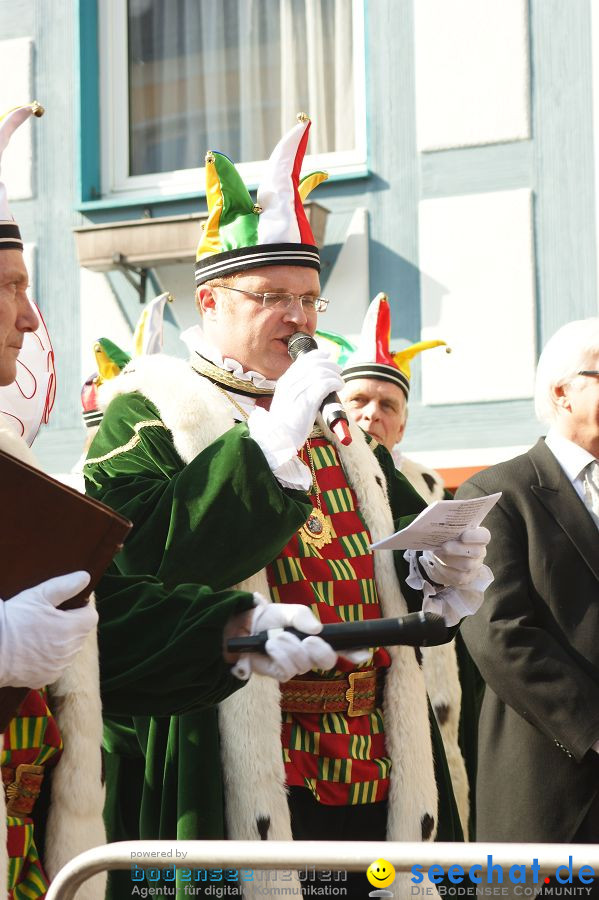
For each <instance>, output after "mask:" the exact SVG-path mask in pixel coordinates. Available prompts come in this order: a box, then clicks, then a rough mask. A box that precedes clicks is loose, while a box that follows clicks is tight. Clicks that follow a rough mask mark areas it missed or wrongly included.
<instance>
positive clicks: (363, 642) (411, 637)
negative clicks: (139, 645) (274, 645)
mask: <svg viewBox="0 0 599 900" xmlns="http://www.w3.org/2000/svg"><path fill="white" fill-rule="evenodd" d="M284 631H288V632H290V633H291V634H295V635H297V637H299V638H300V640H303V639H304V638H306V637H308V635H307V634H306V633H305V632H304V631H298V630H297V629H296V628H290V627H286V628H285V629H284ZM318 637H321V638H323V640H325V641H326V642H327V643H328V644H330V645H331V647H332V648H333V649H334V650H360V649H362V648H369V647H392V646H396V645H400V644H403V645H407V646H410V647H429V646H431V647H432V646H434V645H436V644H444V643H445V642H446V641H447V640H448V629H447V625H446V624H445V619H444V618H443V616H438V615H436V613H424V612H416V613H409V615H407V616H402V617H401V618H399V619H371V620H369V621H368V622H335V623H334V624H332V625H324V626H323V629H322V631H321V632H320V633H319V635H318ZM267 640H268V631H261V632H259V633H258V634H250V635H245V636H244V637H236V638H230V639H229V640H228V641H227V650H228V651H229V653H264V652H265V649H264V648H265V646H266V642H267Z"/></svg>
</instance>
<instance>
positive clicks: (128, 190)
mask: <svg viewBox="0 0 599 900" xmlns="http://www.w3.org/2000/svg"><path fill="white" fill-rule="evenodd" d="M351 2H352V12H353V52H354V73H355V77H354V82H355V90H354V121H355V148H354V149H353V150H346V151H334V152H331V153H321V154H311V155H306V157H305V161H304V166H303V170H304V171H305V172H308V171H314V170H324V171H326V172H328V173H329V176H330V177H331V178H332V179H333V180H338V179H344V178H355V177H356V176H360V175H366V174H367V172H368V169H367V145H366V62H365V45H366V34H365V10H364V5H365V0H351ZM97 15H98V20H97V24H98V56H99V72H98V99H99V113H100V116H99V118H100V121H99V125H100V141H101V143H100V147H99V156H100V160H99V163H100V172H99V174H100V179H101V185H102V189H101V196H102V199H103V201H118V200H119V199H120V200H122V201H125V202H127V201H132V200H135V199H136V198H137V199H138V200H141V198H143V197H144V196H147V195H150V194H151V195H152V197H154V198H156V199H157V200H160V199H170V198H172V199H177V198H184V197H189V195H190V194H195V196H198V195H200V196H204V195H205V169H204V167H197V168H193V169H179V170H174V171H170V172H158V173H150V174H147V175H129V173H128V169H129V95H128V90H127V88H124V87H123V86H124V85H128V46H127V0H102V3H100V4H98V10H97ZM306 112H308V113H309V112H310V111H309V110H306ZM290 124H292V123H290ZM206 149H208V148H206ZM264 163H265V160H254V161H252V162H238V161H236V167H237V169H238V171H239V173H240V175H241V177H242V178H243V180H244V182H245V183H246V184H247V185H248V187H249V188H255V187H257V185H258V183H259V181H260V176H261V174H262V172H263V169H264Z"/></svg>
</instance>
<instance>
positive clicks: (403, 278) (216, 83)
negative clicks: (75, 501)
mask: <svg viewBox="0 0 599 900" xmlns="http://www.w3.org/2000/svg"><path fill="white" fill-rule="evenodd" d="M0 70H1V71H2V76H3V77H2V79H1V81H0V108H8V107H10V106H13V105H16V104H18V103H22V102H27V101H28V100H30V99H33V98H35V99H38V100H39V101H40V102H41V103H42V104H43V105H44V106H45V107H46V111H47V113H46V116H45V117H44V118H43V119H41V121H39V122H35V123H33V127H32V126H31V124H28V125H27V126H26V128H25V129H23V131H24V134H23V138H22V143H19V144H16V142H15V147H13V146H12V144H11V147H10V148H9V150H8V151H7V153H6V154H5V161H4V162H3V174H4V175H5V177H6V180H7V182H8V183H9V185H10V187H11V190H12V191H13V199H12V207H13V210H14V213H15V216H16V217H17V218H18V220H19V222H20V224H21V230H22V233H23V235H24V238H25V240H26V241H27V242H28V248H27V252H28V261H29V264H30V268H31V269H32V274H33V286H34V290H33V296H34V298H35V299H36V300H37V302H38V304H39V305H40V307H41V309H42V311H43V313H44V316H45V318H46V321H47V324H48V327H49V330H50V332H51V334H52V336H53V341H54V347H55V351H56V360H57V374H58V394H57V401H56V405H55V409H54V412H53V416H52V420H51V424H50V425H49V426H48V427H47V428H46V429H45V431H44V432H43V434H41V435H40V437H39V439H38V451H39V453H40V456H41V458H42V461H43V462H44V464H45V465H46V466H47V467H48V468H49V469H50V470H52V471H55V472H64V471H68V470H69V468H70V467H71V465H73V463H74V462H75V460H76V459H77V457H78V456H79V452H80V449H81V445H82V442H83V439H84V434H83V427H82V425H81V416H80V409H79V390H80V386H81V384H82V382H83V380H84V379H85V377H87V376H88V375H89V374H90V372H91V371H93V368H94V360H93V355H92V346H93V342H94V340H95V339H96V338H98V337H100V336H107V337H110V338H112V339H113V340H115V341H116V342H117V343H119V344H120V345H121V346H123V347H124V348H125V349H130V344H131V336H132V330H133V326H134V324H135V321H136V319H137V316H138V314H139V312H140V310H141V308H142V303H143V302H144V301H147V300H149V299H151V298H152V297H153V296H155V295H156V294H157V293H159V292H160V291H161V290H162V289H165V290H170V291H171V292H172V293H173V294H174V295H175V298H176V299H175V302H174V303H173V304H172V305H170V306H169V308H168V310H169V311H168V316H167V321H166V324H165V349H166V350H167V351H168V352H174V353H178V354H179V355H184V354H185V347H184V345H183V344H182V343H181V342H180V341H179V340H178V333H179V331H180V330H181V329H183V328H186V327H188V326H189V325H191V324H194V323H195V322H196V321H197V320H196V314H195V310H194V304H193V289H194V285H193V259H194V256H195V244H196V243H197V241H198V240H199V235H200V226H201V220H202V217H203V216H204V215H205V212H206V201H205V193H204V179H203V157H204V153H205V151H206V150H207V149H208V148H213V149H218V150H221V151H223V152H225V153H227V154H228V155H229V156H231V157H232V158H233V159H234V160H235V162H237V163H240V164H241V166H240V168H241V171H242V172H243V175H244V178H245V179H246V182H247V183H248V184H250V185H252V186H256V184H257V180H258V172H259V169H260V161H261V160H263V159H264V158H265V157H266V156H267V155H268V154H269V152H270V150H271V149H272V147H273V146H274V144H275V142H276V140H277V139H278V137H279V136H280V134H282V133H283V131H285V130H286V129H287V128H288V127H289V126H290V125H291V124H293V121H294V117H295V113H296V112H298V111H300V110H301V111H305V112H308V113H309V114H310V116H311V117H312V119H313V128H312V134H311V139H310V144H309V146H308V153H309V154H310V156H309V157H308V159H307V160H306V164H305V167H304V169H305V171H310V170H314V169H325V170H327V171H329V173H330V178H329V180H328V181H327V182H326V183H325V184H323V185H321V186H320V187H319V188H318V190H317V191H315V192H314V194H312V195H311V198H310V200H312V201H313V203H312V204H311V207H310V216H311V218H312V220H313V223H314V227H315V233H316V232H317V233H318V234H319V235H321V241H322V256H323V273H322V293H323V295H324V296H327V297H329V298H330V300H331V303H330V306H329V310H328V311H327V313H326V315H325V316H323V318H322V322H321V325H322V327H323V328H325V329H327V330H331V331H342V332H344V333H346V334H349V335H352V334H355V333H356V332H357V331H358V330H359V325H360V322H361V318H362V316H363V314H364V311H365V309H366V307H367V305H368V302H369V301H370V299H371V298H372V297H373V296H374V295H375V294H376V293H377V292H378V291H385V292H386V293H387V294H388V295H389V298H390V301H391V304H392V309H393V335H394V337H395V338H396V343H397V348H398V349H399V348H400V347H401V343H402V340H403V341H404V342H413V341H415V340H419V339H421V338H422V339H428V338H437V337H438V338H442V339H444V340H446V341H447V342H448V344H449V345H450V346H451V348H452V353H451V354H450V355H446V354H445V353H443V352H442V351H441V350H438V351H430V352H428V353H426V354H423V356H422V357H420V358H419V359H417V360H416V361H415V363H414V366H413V372H414V375H413V390H412V399H411V403H410V423H409V426H408V430H407V436H406V439H405V448H406V450H407V451H408V452H409V453H410V454H411V455H413V456H416V457H419V458H420V459H422V461H423V462H426V463H429V464H431V465H434V466H441V467H449V466H459V465H464V466H466V465H476V464H479V465H482V464H485V463H487V462H494V461H496V460H498V459H501V458H506V457H509V456H511V455H514V453H515V452H516V451H517V450H518V449H519V448H521V447H524V446H529V445H530V444H531V443H532V442H533V441H534V440H535V439H536V436H537V435H538V434H539V433H541V427H540V426H539V425H538V423H536V421H535V419H534V413H533V404H532V399H531V398H532V391H533V378H534V368H535V363H536V359H537V357H538V352H539V349H540V348H541V347H542V346H543V344H544V343H545V341H546V340H547V339H548V338H549V337H550V336H551V334H553V332H554V331H555V330H556V329H557V328H558V327H560V326H561V325H562V324H564V323H565V322H567V321H569V320H571V319H575V318H582V317H586V316H591V315H597V314H598V312H599V300H598V293H597V234H598V229H597V204H596V192H595V180H596V171H597V165H598V160H599V131H598V129H599V124H598V123H599V114H598V111H597V106H598V104H599V99H598V98H599V12H598V11H597V8H596V4H595V0H567V2H566V3H564V2H560V0H301V2H300V0H295V2H292V0H10V2H9V0H0Z"/></svg>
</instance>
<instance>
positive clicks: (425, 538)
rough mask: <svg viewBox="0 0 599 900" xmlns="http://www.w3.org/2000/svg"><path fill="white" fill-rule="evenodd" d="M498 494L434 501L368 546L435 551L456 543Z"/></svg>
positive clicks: (377, 548) (480, 520) (490, 507)
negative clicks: (411, 520)
mask: <svg viewBox="0 0 599 900" xmlns="http://www.w3.org/2000/svg"><path fill="white" fill-rule="evenodd" d="M500 497H501V491H500V492H499V493H497V494H489V495H488V496H487V497H475V498H474V499H472V500H437V501H436V502H435V503H431V505H430V506H427V507H426V509H423V510H422V512H421V513H420V515H419V516H417V517H416V518H415V519H414V521H413V522H411V523H410V524H409V525H407V526H406V528H402V529H401V531H396V532H395V534H392V535H390V536H389V537H387V538H383V540H382V541H377V542H376V543H375V544H372V545H371V548H372V549H373V550H435V549H436V548H437V547H439V546H440V545H441V544H444V543H445V541H451V540H458V538H459V536H460V535H461V533H462V532H463V531H465V530H466V528H476V527H478V525H480V524H481V522H482V521H483V519H484V518H485V516H486V515H487V513H488V512H489V510H491V509H492V508H493V507H494V506H495V504H496V503H497V501H498V500H499V498H500Z"/></svg>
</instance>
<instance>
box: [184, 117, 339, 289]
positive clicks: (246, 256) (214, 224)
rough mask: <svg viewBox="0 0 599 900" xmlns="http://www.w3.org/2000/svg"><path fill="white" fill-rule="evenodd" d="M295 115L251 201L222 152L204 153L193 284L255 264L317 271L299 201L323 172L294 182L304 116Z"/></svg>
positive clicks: (305, 140)
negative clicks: (204, 206) (202, 211)
mask: <svg viewBox="0 0 599 900" xmlns="http://www.w3.org/2000/svg"><path fill="white" fill-rule="evenodd" d="M297 118H298V122H297V124H296V125H294V127H293V128H292V129H291V130H290V131H288V132H287V134H285V135H284V136H283V137H282V138H281V140H280V141H279V143H278V144H277V146H276V147H275V149H274V150H273V152H272V154H271V156H270V159H269V160H268V163H267V166H266V172H265V173H264V177H263V178H262V180H261V182H260V187H259V188H258V194H257V202H256V203H254V201H253V200H252V198H251V196H250V194H249V191H248V189H247V188H246V186H245V184H244V183H243V181H242V180H241V176H240V175H239V173H238V171H237V169H236V168H235V166H234V164H233V163H232V162H231V160H230V159H229V158H228V157H227V156H225V155H224V153H218V152H217V151H214V150H210V151H209V152H208V153H207V154H206V200H207V203H208V220H207V222H206V225H205V227H204V230H203V233H202V237H201V240H200V243H199V246H198V250H197V254H196V264H195V278H196V284H197V285H200V284H204V283H205V282H206V281H210V280H211V279H213V278H223V277H225V276H226V275H234V274H235V273H236V272H242V271H244V270H247V269H255V268H257V267H259V266H307V267H309V268H312V269H316V271H317V272H320V256H319V253H318V247H317V246H316V242H315V240H314V235H313V234H312V229H311V228H310V223H309V222H308V219H307V216H306V213H305V212H304V207H303V201H304V200H305V198H306V197H307V195H308V193H309V192H310V190H312V188H313V187H315V186H316V184H319V183H320V182H321V181H322V180H323V179H324V178H326V175H324V173H322V172H317V173H314V174H312V175H310V176H307V177H306V178H305V179H303V181H301V182H300V169H301V165H302V161H303V158H304V154H305V152H306V145H307V143H308V133H309V131H310V119H309V118H308V116H307V115H306V114H305V113H299V115H298V117H297Z"/></svg>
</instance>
